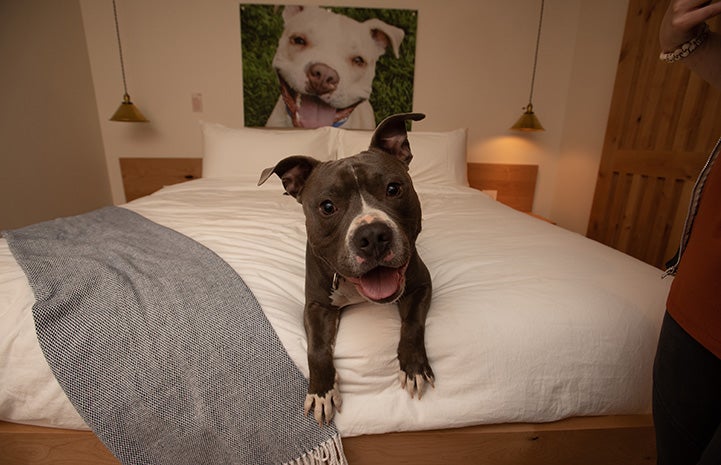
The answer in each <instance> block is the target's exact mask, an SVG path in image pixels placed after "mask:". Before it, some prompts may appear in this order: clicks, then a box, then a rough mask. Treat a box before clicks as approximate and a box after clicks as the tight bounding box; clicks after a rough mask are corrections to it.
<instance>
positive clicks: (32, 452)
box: [0, 415, 656, 465]
mask: <svg viewBox="0 0 721 465" xmlns="http://www.w3.org/2000/svg"><path fill="white" fill-rule="evenodd" d="M343 447H344V449H345V453H346V457H347V458H348V462H349V464H350V465H385V464H387V465H390V464H393V465H399V464H406V463H407V464H414V465H432V464H433V465H439V464H454V465H465V464H469V465H470V464H478V465H481V464H494V465H524V464H528V465H580V464H583V465H610V464H613V465H641V464H655V463H656V450H655V440H654V433H653V424H652V422H651V417H650V415H626V416H605V417H585V418H569V419H566V420H562V421H558V422H554V423H546V424H525V423H524V424H506V425H488V426H473V427H468V428H457V429H448V430H433V431H417V432H405V433H389V434H380V435H369V436H358V437H353V438H344V439H343ZM0 463H3V464H4V465H21V464H22V465H46V464H74V465H90V464H94V465H111V464H112V465H118V463H119V462H118V461H117V460H116V459H115V457H113V456H112V455H111V454H110V452H109V451H108V450H107V449H106V448H105V446H103V444H102V443H101V442H100V440H98V439H97V437H95V435H93V433H91V432H89V431H76V430H66V429H55V428H41V427H38V426H26V425H17V424H12V423H6V422H0Z"/></svg>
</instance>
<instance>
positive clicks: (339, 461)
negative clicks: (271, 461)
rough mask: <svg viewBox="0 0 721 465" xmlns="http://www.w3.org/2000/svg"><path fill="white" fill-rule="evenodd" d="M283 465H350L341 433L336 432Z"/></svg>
mask: <svg viewBox="0 0 721 465" xmlns="http://www.w3.org/2000/svg"><path fill="white" fill-rule="evenodd" d="M283 465H348V460H347V459H346V458H345V453H344V452H343V443H342V442H341V439H340V435H338V434H336V435H334V436H333V437H331V438H330V439H328V440H327V441H325V442H323V443H321V444H320V445H319V446H318V447H316V448H315V449H313V450H309V451H307V452H306V453H304V454H303V455H301V456H300V457H298V458H297V459H295V460H291V461H290V462H285V463H284V464H283Z"/></svg>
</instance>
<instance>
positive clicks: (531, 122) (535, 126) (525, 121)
mask: <svg viewBox="0 0 721 465" xmlns="http://www.w3.org/2000/svg"><path fill="white" fill-rule="evenodd" d="M543 3H544V0H541V15H540V18H539V19H538V34H537V35H536V53H535V55H534V57H533V74H531V94H530V95H529V96H528V105H526V106H525V108H524V110H525V112H524V113H523V114H522V115H521V117H520V118H518V121H516V124H514V125H513V126H511V129H513V130H514V131H524V132H536V131H545V129H544V128H543V126H542V125H541V122H540V121H539V120H538V117H537V116H536V114H535V113H533V103H532V102H533V84H534V83H535V81H536V64H537V63H538V44H540V43H541V24H543Z"/></svg>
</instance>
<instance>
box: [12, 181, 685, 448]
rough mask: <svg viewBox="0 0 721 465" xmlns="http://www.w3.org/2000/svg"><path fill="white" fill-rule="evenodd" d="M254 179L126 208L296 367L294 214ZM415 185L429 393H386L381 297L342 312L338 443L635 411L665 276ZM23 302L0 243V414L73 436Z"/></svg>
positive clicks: (646, 378)
mask: <svg viewBox="0 0 721 465" xmlns="http://www.w3.org/2000/svg"><path fill="white" fill-rule="evenodd" d="M255 181H256V180H255V179H252V180H251V179H233V180H229V179H223V180H221V179H199V180H195V181H191V182H187V183H183V184H178V185H175V186H170V187H166V188H164V189H162V190H161V191H159V192H157V193H155V194H153V195H151V196H148V197H145V198H142V199H138V200H136V201H134V202H131V203H129V204H126V205H125V206H126V207H127V208H129V209H131V210H133V211H136V212H138V213H140V214H142V215H144V216H146V217H147V218H149V219H151V220H153V221H156V222H158V223H160V224H163V225H165V226H168V227H171V228H173V229H175V230H177V231H179V232H181V233H183V234H186V235H188V236H189V237H191V238H193V239H195V240H197V241H199V242H200V243H202V244H204V245H205V246H207V247H209V248H210V249H212V250H214V251H215V252H216V253H218V255H220V256H221V257H222V258H223V259H225V260H226V261H227V262H228V263H229V264H230V265H231V266H232V267H233V268H234V269H235V270H237V271H238V273H239V274H240V275H241V277H242V278H243V279H244V280H245V282H246V283H247V284H248V286H249V287H250V289H251V290H252V291H253V293H254V294H255V296H256V297H257V299H258V301H259V302H260V304H261V306H262V308H263V310H264V312H265V313H266V315H267V316H268V319H269V320H270V322H271V324H272V325H273V327H274V328H275V330H276V331H277V333H278V335H279V337H280V339H281V341H282V342H283V345H284V346H285V348H286V349H287V351H288V353H289V355H290V356H291V358H292V359H293V360H294V361H295V363H296V364H297V365H298V367H299V368H300V369H301V371H302V372H303V373H304V374H305V375H306V376H307V374H308V367H307V361H306V353H305V349H306V344H305V333H304V330H303V324H302V314H303V300H304V297H303V295H304V293H303V283H304V250H305V226H304V219H303V214H302V209H301V206H300V205H299V204H298V203H296V202H295V200H294V199H293V198H291V197H289V196H284V195H281V192H282V188H281V186H280V183H279V182H278V181H277V180H276V179H275V178H274V179H273V180H272V181H269V183H266V184H265V185H263V186H262V187H257V186H256V185H255ZM416 189H417V191H418V192H419V196H420V198H421V202H422V206H423V212H424V217H423V232H422V233H421V235H420V237H419V239H418V244H417V245H418V250H419V252H420V254H421V256H422V258H423V260H424V261H425V262H426V264H427V265H428V268H429V270H430V272H431V275H432V278H433V285H434V293H433V303H432V306H431V310H430V312H429V314H428V320H427V330H426V345H427V352H428V357H429V359H430V363H431V366H432V367H433V370H434V372H435V375H436V385H435V389H430V390H428V391H427V392H425V394H424V396H423V398H422V400H418V399H411V398H410V397H409V396H408V394H407V393H406V392H404V391H403V390H401V388H400V387H399V381H398V378H397V375H398V362H397V359H396V347H397V343H398V337H399V328H400V321H399V318H398V314H397V312H396V309H395V306H394V305H374V304H361V305H358V306H354V307H351V308H348V309H346V310H344V313H343V316H342V318H341V324H340V328H339V333H338V340H337V344H336V348H335V361H336V367H337V369H338V373H339V376H340V390H341V393H342V395H343V411H342V413H340V414H338V415H337V416H336V418H335V421H336V424H337V426H338V429H339V430H340V432H341V434H342V435H343V436H355V435H360V434H371V433H384V432H389V431H404V430H420V429H432V428H449V427H460V426H466V425H474V424H492V423H507V422H547V421H553V420H558V419H561V418H565V417H569V416H587V415H606V414H635V413H649V412H650V399H651V368H652V363H653V356H654V351H655V345H656V340H657V335H658V332H659V328H660V324H661V319H662V316H663V312H664V306H665V299H666V294H667V292H668V287H669V285H670V282H671V279H670V278H669V279H661V274H662V273H661V271H660V270H658V269H656V268H653V267H651V266H649V265H646V264H644V263H642V262H640V261H638V260H636V259H634V258H632V257H629V256H627V255H624V254H622V253H620V252H618V251H615V250H613V249H610V248H608V247H606V246H604V245H601V244H599V243H597V242H594V241H591V240H589V239H587V238H585V237H583V236H581V235H578V234H575V233H571V232H569V231H566V230H564V229H562V228H559V227H556V226H553V225H551V224H549V223H546V222H543V221H540V220H538V219H535V218H533V217H531V216H529V215H526V214H523V213H520V212H517V211H515V210H512V209H510V208H508V207H506V206H504V205H502V204H500V203H497V202H495V201H493V200H492V199H490V198H488V197H487V196H485V195H484V194H482V193H480V192H479V191H476V190H473V189H470V188H465V187H446V186H444V187H440V186H433V185H417V186H416ZM32 304H33V296H32V292H31V290H30V288H29V286H28V283H27V280H26V278H25V276H24V275H23V273H22V271H21V270H20V268H19V266H18V265H17V264H16V263H15V261H14V259H13V258H12V256H11V254H10V252H9V251H8V248H7V243H6V242H5V241H4V240H2V239H0V323H1V324H0V419H2V420H6V421H12V422H18V423H29V424H36V425H43V426H57V427H69V428H77V429H84V428H86V426H85V424H84V423H83V421H82V420H81V419H80V417H79V416H78V415H77V413H76V412H75V410H74V409H73V407H72V406H71V405H70V403H69V401H68V400H67V398H66V397H65V396H64V394H63V393H62V390H61V389H60V387H59V385H58V384H57V382H56V381H55V379H54V378H53V376H52V374H51V372H50V370H49V367H48V366H47V364H46V362H45V359H44V357H43V355H42V353H41V351H40V348H39V345H38V343H37V340H36V337H35V332H34V326H33V321H32V313H31V312H32V310H31V307H32ZM301 413H302V411H301V406H299V414H301Z"/></svg>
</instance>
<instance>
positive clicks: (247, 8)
mask: <svg viewBox="0 0 721 465" xmlns="http://www.w3.org/2000/svg"><path fill="white" fill-rule="evenodd" d="M417 24H418V15H417V11H416V10H401V9H378V8H345V7H343V8H340V7H331V8H326V7H319V6H299V5H285V6H277V5H257V4H241V5H240V33H241V34H240V35H241V50H242V61H243V63H242V64H243V101H244V119H245V125H246V126H267V127H297V128H317V127H321V126H335V127H342V128H346V129H373V128H375V127H376V125H377V124H378V123H379V122H380V121H382V120H383V119H384V118H385V117H386V116H389V115H392V114H395V113H405V112H410V111H412V109H413V108H412V107H413V76H414V68H415V55H416V50H415V49H416V30H417Z"/></svg>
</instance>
